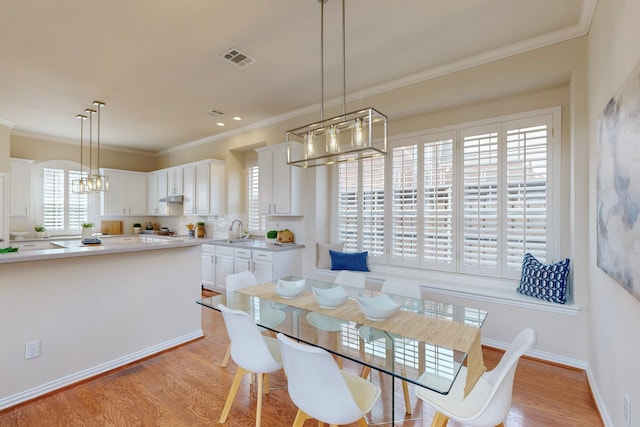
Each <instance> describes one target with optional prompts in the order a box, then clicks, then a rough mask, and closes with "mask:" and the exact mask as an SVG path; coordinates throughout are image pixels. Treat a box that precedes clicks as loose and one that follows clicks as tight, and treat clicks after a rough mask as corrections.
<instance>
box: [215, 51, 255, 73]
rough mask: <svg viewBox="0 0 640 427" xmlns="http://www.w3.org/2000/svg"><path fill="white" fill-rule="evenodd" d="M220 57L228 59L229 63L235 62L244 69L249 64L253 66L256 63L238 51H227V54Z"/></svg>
mask: <svg viewBox="0 0 640 427" xmlns="http://www.w3.org/2000/svg"><path fill="white" fill-rule="evenodd" d="M220 56H221V57H222V58H224V59H226V60H227V61H229V62H233V63H234V64H236V65H237V66H238V67H242V68H244V67H246V66H247V65H249V64H253V63H254V62H256V60H255V59H253V58H250V57H249V56H247V55H245V54H244V53H242V52H240V51H239V50H238V49H229V50H227V51H226V52H224V53H223V54H222V55H220Z"/></svg>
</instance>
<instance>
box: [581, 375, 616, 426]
mask: <svg viewBox="0 0 640 427" xmlns="http://www.w3.org/2000/svg"><path fill="white" fill-rule="evenodd" d="M585 372H586V373H587V382H588V383H589V388H590V389H591V394H592V395H593V400H595V402H596V406H597V407H598V412H600V417H601V418H602V423H603V424H604V426H605V427H614V425H613V421H611V416H610V415H609V411H607V405H606V404H605V402H604V399H602V396H601V395H600V391H599V390H598V387H597V385H596V382H595V380H594V378H595V377H594V375H593V372H592V371H591V367H590V366H589V367H587V369H585Z"/></svg>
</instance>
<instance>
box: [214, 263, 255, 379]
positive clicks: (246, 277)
mask: <svg viewBox="0 0 640 427" xmlns="http://www.w3.org/2000/svg"><path fill="white" fill-rule="evenodd" d="M224 282H225V288H226V290H227V292H233V291H237V290H238V289H242V288H247V287H249V286H253V285H257V284H258V281H257V280H256V276H254V275H253V273H252V272H250V271H248V270H247V271H243V272H240V273H235V274H228V275H227V277H226V278H225V279H224ZM229 356H231V344H229V345H228V346H227V350H226V351H225V353H224V357H223V358H222V363H221V364H220V366H221V367H222V368H225V367H226V366H227V364H228V363H229Z"/></svg>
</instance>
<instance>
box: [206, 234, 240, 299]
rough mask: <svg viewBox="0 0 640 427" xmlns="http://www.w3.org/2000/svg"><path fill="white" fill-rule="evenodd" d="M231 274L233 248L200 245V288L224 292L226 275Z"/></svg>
mask: <svg viewBox="0 0 640 427" xmlns="http://www.w3.org/2000/svg"><path fill="white" fill-rule="evenodd" d="M232 273H233V248H228V247H225V246H215V245H202V286H203V287H204V288H206V289H209V290H211V291H222V292H224V290H225V285H224V284H225V280H226V278H227V275H229V274H232Z"/></svg>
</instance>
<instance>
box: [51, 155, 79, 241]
mask: <svg viewBox="0 0 640 427" xmlns="http://www.w3.org/2000/svg"><path fill="white" fill-rule="evenodd" d="M78 169H79V168H78V167H77V166H75V165H73V164H72V163H71V162H62V161H53V162H47V163H46V164H45V165H41V176H42V193H41V194H42V198H41V203H42V211H41V215H42V216H41V217H42V224H43V225H44V227H45V228H46V229H47V230H48V231H50V232H54V233H55V232H57V233H59V234H63V233H68V232H77V231H80V230H81V228H82V224H83V223H86V222H89V196H88V195H87V194H75V193H73V191H72V182H73V181H75V180H77V179H79V178H80V177H81V175H83V176H86V172H85V173H82V172H80V171H79V170H78Z"/></svg>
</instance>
